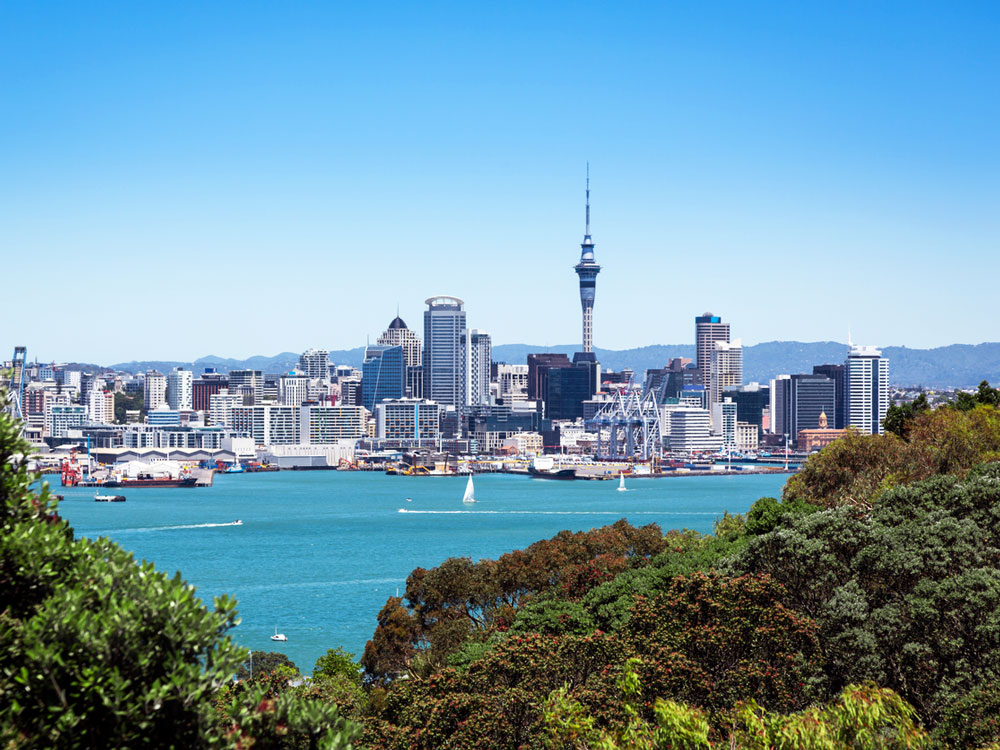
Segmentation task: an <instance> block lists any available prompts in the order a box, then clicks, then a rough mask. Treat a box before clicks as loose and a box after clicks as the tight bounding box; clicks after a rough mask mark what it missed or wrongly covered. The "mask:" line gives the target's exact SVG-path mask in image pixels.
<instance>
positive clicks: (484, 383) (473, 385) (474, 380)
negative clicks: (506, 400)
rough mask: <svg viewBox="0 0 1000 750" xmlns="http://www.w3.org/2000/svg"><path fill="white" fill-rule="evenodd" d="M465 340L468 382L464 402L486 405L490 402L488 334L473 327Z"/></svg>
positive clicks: (491, 353)
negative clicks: (466, 342)
mask: <svg viewBox="0 0 1000 750" xmlns="http://www.w3.org/2000/svg"><path fill="white" fill-rule="evenodd" d="M467 341H468V351H467V353H466V359H467V361H468V363H469V367H468V373H469V383H468V386H467V387H466V393H467V398H466V403H467V405H469V406H481V405H484V404H486V405H488V404H489V403H490V362H491V360H492V357H493V349H492V347H491V345H490V335H489V334H488V333H486V331H480V330H479V329H477V328H473V329H472V330H471V331H469V333H468V337H467Z"/></svg>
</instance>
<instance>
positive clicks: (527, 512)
mask: <svg viewBox="0 0 1000 750" xmlns="http://www.w3.org/2000/svg"><path fill="white" fill-rule="evenodd" d="M399 512H400V513H423V514H427V515H438V516H452V515H461V514H463V513H465V514H469V515H473V514H475V515H493V516H618V517H622V516H717V515H719V514H718V513H715V512H704V511H699V512H696V513H694V512H686V511H668V510H633V511H623V510H410V509H409V508H400V509H399Z"/></svg>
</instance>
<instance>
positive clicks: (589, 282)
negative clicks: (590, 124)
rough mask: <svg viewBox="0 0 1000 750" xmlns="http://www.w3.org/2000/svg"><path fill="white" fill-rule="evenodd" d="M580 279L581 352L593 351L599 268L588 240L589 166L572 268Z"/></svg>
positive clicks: (592, 245) (592, 247) (591, 241)
mask: <svg viewBox="0 0 1000 750" xmlns="http://www.w3.org/2000/svg"><path fill="white" fill-rule="evenodd" d="M574 269H575V270H576V275H577V276H579V277H580V305H581V306H582V307H583V351H584V352H585V353H590V352H593V351H594V296H595V293H596V291H597V274H599V273H600V272H601V267H600V266H599V265H597V262H596V261H595V260H594V241H593V240H592V239H590V165H589V164H588V165H587V223H586V229H585V230H584V235H583V243H582V244H581V245H580V262H579V263H577V264H576V266H574Z"/></svg>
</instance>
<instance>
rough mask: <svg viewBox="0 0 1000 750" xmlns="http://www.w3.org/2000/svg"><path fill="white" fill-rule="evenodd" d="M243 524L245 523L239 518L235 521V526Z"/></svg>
mask: <svg viewBox="0 0 1000 750" xmlns="http://www.w3.org/2000/svg"><path fill="white" fill-rule="evenodd" d="M242 525H243V521H241V520H240V519H239V518H237V519H236V520H235V521H233V526H242Z"/></svg>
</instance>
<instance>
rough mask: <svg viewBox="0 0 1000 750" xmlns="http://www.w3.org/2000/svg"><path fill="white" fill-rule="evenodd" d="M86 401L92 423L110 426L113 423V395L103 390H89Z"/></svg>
mask: <svg viewBox="0 0 1000 750" xmlns="http://www.w3.org/2000/svg"><path fill="white" fill-rule="evenodd" d="M88 401H89V408H90V420H91V421H92V422H103V423H104V424H111V423H112V422H114V421H115V394H113V393H109V392H108V391H105V390H104V389H103V388H91V389H90V398H89V399H88Z"/></svg>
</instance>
